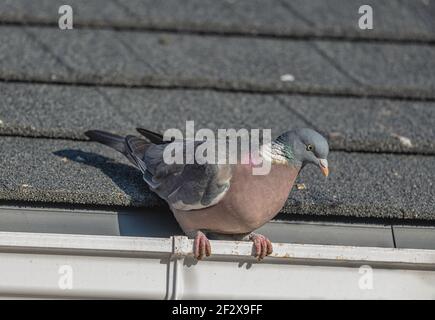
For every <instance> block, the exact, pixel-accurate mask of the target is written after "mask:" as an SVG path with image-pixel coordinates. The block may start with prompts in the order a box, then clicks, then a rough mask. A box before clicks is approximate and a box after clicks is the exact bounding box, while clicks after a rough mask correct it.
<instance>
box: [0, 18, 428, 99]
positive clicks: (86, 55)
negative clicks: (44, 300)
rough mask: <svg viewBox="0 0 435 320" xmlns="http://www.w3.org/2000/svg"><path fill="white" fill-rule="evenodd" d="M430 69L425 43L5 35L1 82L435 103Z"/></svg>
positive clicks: (41, 32) (98, 33) (0, 33)
mask: <svg viewBox="0 0 435 320" xmlns="http://www.w3.org/2000/svg"><path fill="white" fill-rule="evenodd" d="M133 44H134V45H133ZM355 61H358V63H355ZM434 69H435V46H430V45H421V44H419V45H417V44H407V45H398V44H380V43H355V42H336V41H333V42H331V41H290V40H270V39H255V38H241V37H216V36H197V35H177V34H168V33H143V32H119V31H110V30H109V31H108V30H69V31H61V30H59V29H56V28H35V27H26V28H24V27H5V26H3V27H1V29H0V78H1V79H4V80H13V79H15V80H24V81H44V82H52V81H55V82H66V83H93V84H95V83H96V84H115V85H132V86H133V85H134V86H163V87H165V86H171V87H172V86H176V87H186V86H187V87H195V88H218V89H230V90H252V91H266V92H267V91H269V92H270V91H274V92H276V91H279V92H303V93H327V94H340V95H342V94H355V95H381V96H395V97H413V98H435V73H433V72H432V70H434ZM283 74H292V75H293V76H294V78H295V80H294V81H290V82H283V81H281V76H282V75H283Z"/></svg>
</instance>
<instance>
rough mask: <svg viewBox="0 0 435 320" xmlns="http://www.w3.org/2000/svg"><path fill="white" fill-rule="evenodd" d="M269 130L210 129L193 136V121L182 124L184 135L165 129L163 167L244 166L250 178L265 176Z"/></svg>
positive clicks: (268, 152)
mask: <svg viewBox="0 0 435 320" xmlns="http://www.w3.org/2000/svg"><path fill="white" fill-rule="evenodd" d="M271 137H272V134H271V129H262V130H260V129H250V130H248V129H239V130H236V129H218V130H217V136H216V134H215V132H214V131H213V130H211V129H207V128H201V129H199V130H198V131H196V132H195V123H194V121H186V129H185V134H183V133H182V132H181V130H179V129H168V130H166V131H165V133H164V135H163V139H164V140H165V141H168V142H169V143H168V144H167V146H166V147H165V149H164V151H163V161H164V162H165V163H166V164H194V163H196V164H200V165H201V164H205V163H208V164H246V165H251V166H252V173H253V175H266V174H268V173H269V172H270V169H271V162H272V161H271V160H272V158H271V157H272V149H271V147H272V138H271Z"/></svg>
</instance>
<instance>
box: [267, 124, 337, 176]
mask: <svg viewBox="0 0 435 320" xmlns="http://www.w3.org/2000/svg"><path fill="white" fill-rule="evenodd" d="M275 141H276V142H277V143H279V144H281V145H282V146H283V147H284V148H286V149H287V150H286V151H287V152H286V155H287V158H288V162H289V163H290V164H296V165H299V166H301V167H303V166H305V165H306V164H308V163H312V164H314V165H316V166H318V167H319V168H320V170H322V173H323V174H324V175H325V176H328V174H329V169H328V160H327V158H328V153H329V145H328V141H326V139H325V138H324V137H323V136H322V135H321V134H320V133H318V132H316V131H314V130H312V129H308V128H303V129H297V130H292V131H288V132H286V133H284V134H282V135H280V136H279V137H278V138H277V139H276V140H275Z"/></svg>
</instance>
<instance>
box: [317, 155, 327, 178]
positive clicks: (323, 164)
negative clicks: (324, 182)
mask: <svg viewBox="0 0 435 320" xmlns="http://www.w3.org/2000/svg"><path fill="white" fill-rule="evenodd" d="M319 166H320V170H322V173H323V175H324V176H325V177H327V176H328V175H329V168H328V160H326V159H319Z"/></svg>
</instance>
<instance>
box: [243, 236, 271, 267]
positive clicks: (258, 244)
mask: <svg viewBox="0 0 435 320" xmlns="http://www.w3.org/2000/svg"><path fill="white" fill-rule="evenodd" d="M249 240H251V241H252V242H254V248H255V254H254V256H255V257H256V258H257V259H258V261H260V260H262V259H263V258H264V257H266V256H268V255H270V254H271V253H272V252H273V248H272V242H270V240H269V239H268V238H266V237H265V236H263V235H261V234H257V233H251V234H250V236H249Z"/></svg>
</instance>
